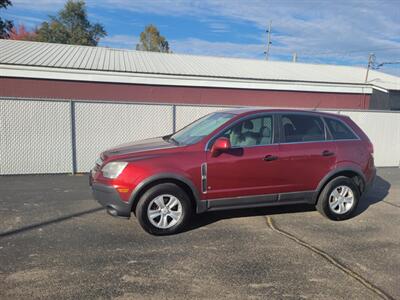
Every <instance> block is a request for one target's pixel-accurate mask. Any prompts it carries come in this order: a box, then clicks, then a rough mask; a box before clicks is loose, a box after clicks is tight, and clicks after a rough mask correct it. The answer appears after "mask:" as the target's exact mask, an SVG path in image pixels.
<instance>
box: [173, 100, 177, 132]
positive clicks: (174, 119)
mask: <svg viewBox="0 0 400 300" xmlns="http://www.w3.org/2000/svg"><path fill="white" fill-rule="evenodd" d="M175 131H176V105H175V104H173V105H172V132H174V133H175Z"/></svg>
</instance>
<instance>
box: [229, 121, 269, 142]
mask: <svg viewBox="0 0 400 300" xmlns="http://www.w3.org/2000/svg"><path fill="white" fill-rule="evenodd" d="M222 136H224V137H226V138H228V139H229V140H230V142H231V145H232V147H251V146H261V145H269V144H272V137H273V126H272V116H270V115H269V116H262V117H258V118H253V119H247V120H244V121H242V122H240V123H238V124H236V125H234V126H233V127H231V128H230V129H228V130H227V131H225V132H224V133H223V135H222Z"/></svg>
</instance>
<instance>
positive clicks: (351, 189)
mask: <svg viewBox="0 0 400 300" xmlns="http://www.w3.org/2000/svg"><path fill="white" fill-rule="evenodd" d="M359 199H360V192H359V188H358V186H357V185H356V184H355V182H354V181H353V179H351V178H349V177H345V176H339V177H336V178H334V179H332V180H331V181H330V182H329V183H328V184H327V185H326V186H325V187H324V189H323V190H322V192H321V194H320V195H319V198H318V202H317V206H316V207H317V210H318V211H319V212H320V213H321V214H322V215H324V216H325V217H327V218H329V219H331V220H334V221H340V220H347V219H350V218H351V217H353V216H354V214H355V212H356V209H357V205H358V201H359Z"/></svg>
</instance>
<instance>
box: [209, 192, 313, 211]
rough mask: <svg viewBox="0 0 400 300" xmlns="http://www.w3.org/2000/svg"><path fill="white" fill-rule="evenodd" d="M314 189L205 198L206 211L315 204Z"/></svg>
mask: <svg viewBox="0 0 400 300" xmlns="http://www.w3.org/2000/svg"><path fill="white" fill-rule="evenodd" d="M315 194H316V191H302V192H292V193H277V194H265V195H254V196H242V197H233V198H218V199H209V200H206V203H207V205H206V207H207V211H214V210H226V209H239V208H251V207H264V206H273V205H286V204H300V203H303V204H315V202H314V197H315Z"/></svg>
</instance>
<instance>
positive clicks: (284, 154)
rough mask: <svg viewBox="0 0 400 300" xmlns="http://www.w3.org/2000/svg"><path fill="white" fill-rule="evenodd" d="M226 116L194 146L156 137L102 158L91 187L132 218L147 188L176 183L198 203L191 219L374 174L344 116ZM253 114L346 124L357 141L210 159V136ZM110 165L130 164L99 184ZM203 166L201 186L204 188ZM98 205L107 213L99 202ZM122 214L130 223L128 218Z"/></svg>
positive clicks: (247, 150) (256, 149) (246, 150)
mask: <svg viewBox="0 0 400 300" xmlns="http://www.w3.org/2000/svg"><path fill="white" fill-rule="evenodd" d="M227 113H232V114H234V117H233V118H232V119H230V120H229V121H228V122H226V123H225V124H223V125H221V126H220V127H219V128H217V129H216V130H214V131H213V132H212V133H210V134H209V135H207V136H205V137H204V138H202V139H201V140H200V141H198V142H197V143H194V144H192V145H184V146H179V145H174V144H172V143H169V142H167V141H165V140H164V139H163V138H161V137H160V138H154V139H148V140H144V141H139V142H134V143H131V144H126V145H122V146H119V147H117V148H115V149H111V150H108V151H105V152H103V153H102V154H101V162H100V163H99V165H96V167H95V168H94V169H93V170H92V172H91V179H90V180H91V184H92V185H93V186H95V185H102V186H107V187H110V188H112V189H115V190H116V191H117V193H118V195H119V198H120V200H119V201H121V202H124V203H126V204H127V206H126V207H125V206H124V210H129V214H130V211H131V210H132V207H133V206H134V205H135V202H137V201H138V195H140V191H141V190H144V189H145V188H146V186H147V185H148V184H150V183H151V182H153V183H154V182H156V181H157V180H162V181H168V180H174V181H181V180H182V184H183V185H188V184H189V188H190V189H191V190H192V196H193V197H196V198H197V199H196V205H197V212H203V211H206V210H208V209H209V208H210V207H212V202H214V201H218V200H220V199H232V201H235V202H236V203H238V204H240V201H242V197H249V196H259V195H278V194H282V195H286V196H287V197H286V198H285V199H288V201H289V202H290V201H291V200H293V201H294V202H296V201H298V200H299V199H298V198H297V197H291V196H290V195H291V193H294V194H295V193H302V192H306V193H309V194H310V195H314V194H317V193H318V191H319V190H320V189H321V187H322V185H323V184H324V182H326V180H327V179H328V178H329V176H333V175H335V174H338V173H340V172H352V173H354V174H355V175H357V176H359V177H360V179H361V180H362V186H361V189H363V188H364V187H365V186H366V185H367V184H368V183H370V182H371V181H372V179H373V177H374V175H375V167H374V163H373V153H372V151H373V147H372V144H371V142H370V141H369V139H368V137H367V136H366V135H365V134H364V133H363V132H362V130H361V129H360V128H359V127H358V126H357V125H356V124H355V123H354V122H353V121H351V119H350V118H349V117H347V116H343V115H334V114H328V113H317V112H309V111H299V110H274V109H269V110H267V109H264V110H254V109H242V110H232V111H227ZM256 114H273V115H274V116H280V115H282V114H306V115H309V116H316V117H318V118H324V117H325V118H334V119H336V120H340V121H342V122H344V123H345V124H347V126H349V127H350V128H351V129H352V130H353V132H354V133H355V134H356V135H357V139H350V140H333V139H328V137H327V139H328V140H323V141H315V142H313V141H310V142H294V143H285V142H283V141H282V139H278V140H277V141H278V142H276V143H273V144H270V145H265V146H253V147H243V148H240V147H239V148H235V149H232V151H231V152H230V153H221V154H220V155H217V156H214V155H213V151H212V144H213V137H215V136H216V135H217V134H218V133H219V132H221V130H222V129H223V128H228V127H229V126H230V125H231V124H235V122H238V121H239V120H242V119H245V118H248V117H250V116H253V115H256ZM274 118H275V117H274ZM277 118H278V117H277ZM275 120H276V119H274V122H275V124H276V121H275ZM276 125H277V124H276ZM325 127H326V125H325ZM274 128H275V127H274ZM326 130H327V129H326ZM218 142H219V143H220V144H221V145H220V146H222V147H229V145H227V144H226V141H224V140H223V141H222V142H220V141H218ZM224 143H225V144H224ZM235 152H236V153H235ZM323 153H326V155H325V154H323ZM112 161H125V162H128V165H127V167H126V168H125V169H124V170H123V172H122V173H121V174H120V175H119V177H118V178H116V179H108V178H105V177H104V176H103V173H102V171H101V168H102V167H103V166H105V165H106V164H107V163H109V162H112ZM204 164H206V175H205V176H206V186H202V184H204V177H202V175H204V174H202V173H203V171H204V170H203V171H202V165H204ZM160 175H162V176H161V177H160ZM152 178H153V179H152ZM288 195H289V196H288ZM307 195H308V194H307ZM282 199H283V197H282ZM313 199H314V200H311V201H315V197H314V198H313ZM277 200H278V201H279V200H280V197H278V199H277ZM204 203H205V204H204ZM285 203H287V202H285ZM102 204H103V205H105V206H107V203H104V201H103V202H102ZM203 204H204V205H203ZM113 205H114V204H111V206H112V207H114V206H113ZM118 205H119V204H118V203H117V210H118ZM243 206H246V204H245V203H244V204H243ZM258 206H260V205H258ZM114 208H115V207H114ZM118 214H119V213H118ZM121 215H123V216H128V215H127V213H126V212H122V213H121Z"/></svg>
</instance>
